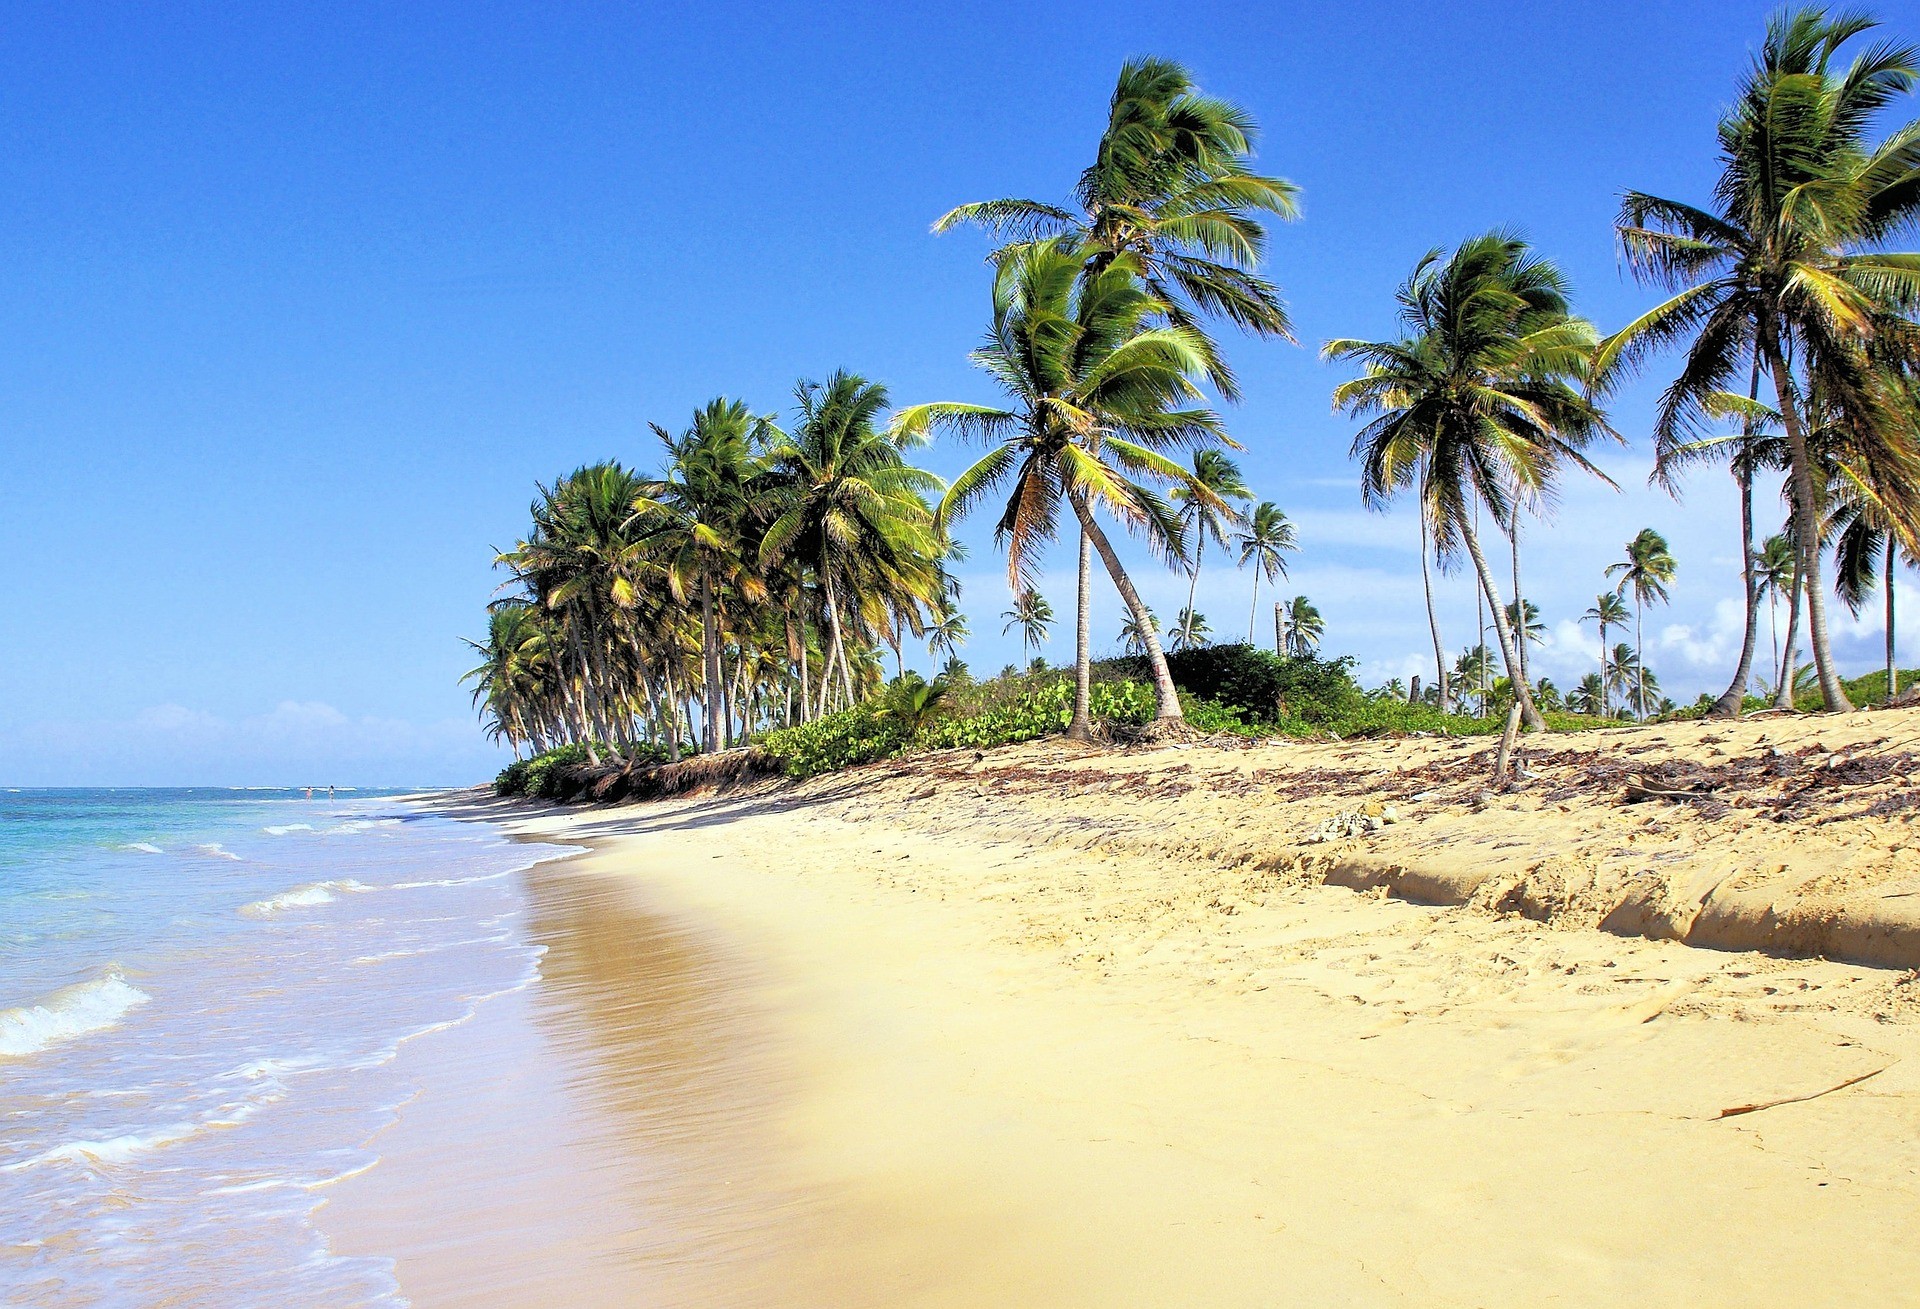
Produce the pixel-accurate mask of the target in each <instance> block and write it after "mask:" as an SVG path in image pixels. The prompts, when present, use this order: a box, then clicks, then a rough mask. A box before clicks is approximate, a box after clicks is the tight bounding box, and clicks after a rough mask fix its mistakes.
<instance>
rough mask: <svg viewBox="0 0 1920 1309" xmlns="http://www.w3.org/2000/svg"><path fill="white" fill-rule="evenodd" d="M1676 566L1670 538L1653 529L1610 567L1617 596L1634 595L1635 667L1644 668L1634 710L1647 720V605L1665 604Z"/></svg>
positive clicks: (1646, 530)
mask: <svg viewBox="0 0 1920 1309" xmlns="http://www.w3.org/2000/svg"><path fill="white" fill-rule="evenodd" d="M1676 571H1677V566H1676V565H1675V563H1674V559H1673V552H1672V551H1671V550H1670V549H1668V547H1667V538H1666V537H1664V536H1662V535H1660V533H1658V532H1656V531H1654V530H1653V529H1652V528H1651V527H1643V528H1641V529H1640V530H1639V531H1638V532H1636V533H1635V534H1634V537H1633V539H1632V540H1631V541H1629V542H1627V557H1626V558H1625V559H1623V560H1621V561H1620V562H1618V563H1612V564H1608V565H1607V576H1608V577H1618V578H1619V579H1620V582H1619V584H1618V585H1617V586H1616V587H1615V588H1614V590H1615V593H1616V594H1621V595H1624V594H1625V593H1626V592H1628V591H1632V592H1633V653H1634V664H1635V666H1636V667H1637V668H1642V671H1641V673H1640V678H1639V680H1638V681H1636V683H1635V686H1634V711H1635V712H1636V713H1638V714H1639V715H1640V717H1642V718H1645V717H1646V716H1647V696H1648V691H1647V687H1646V685H1645V672H1644V668H1643V662H1642V661H1643V656H1644V655H1645V652H1646V641H1645V626H1644V625H1645V621H1646V609H1647V602H1648V601H1649V600H1651V601H1653V602H1654V603H1655V604H1665V603H1666V602H1667V587H1668V586H1670V585H1671V584H1672V583H1673V578H1674V574H1675V572H1676Z"/></svg>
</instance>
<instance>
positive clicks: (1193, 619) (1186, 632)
mask: <svg viewBox="0 0 1920 1309" xmlns="http://www.w3.org/2000/svg"><path fill="white" fill-rule="evenodd" d="M1212 635H1213V629H1212V628H1211V627H1209V626H1207V616H1206V615H1205V614H1201V613H1195V612H1194V611H1193V610H1192V609H1182V610H1181V611H1180V617H1179V620H1178V621H1177V622H1175V623H1174V625H1173V639H1172V640H1171V641H1169V642H1168V644H1169V645H1171V646H1172V647H1173V648H1174V649H1175V650H1191V649H1193V648H1194V647H1195V646H1199V645H1205V644H1207V638H1208V637H1209V636H1212Z"/></svg>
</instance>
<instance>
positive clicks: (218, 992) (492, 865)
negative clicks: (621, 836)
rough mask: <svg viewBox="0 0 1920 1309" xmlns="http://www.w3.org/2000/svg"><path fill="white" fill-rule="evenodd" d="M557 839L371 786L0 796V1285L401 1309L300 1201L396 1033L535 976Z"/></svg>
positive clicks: (349, 1171) (362, 1130)
mask: <svg viewBox="0 0 1920 1309" xmlns="http://www.w3.org/2000/svg"><path fill="white" fill-rule="evenodd" d="M558 853H563V851H560V850H558V849H556V848H554V847H530V846H527V845H519V844H514V843H512V842H509V841H508V840H506V839H505V838H504V837H503V836H501V835H500V834H499V833H498V832H496V831H494V830H493V829H491V828H488V827H485V826H481V825H476V824H471V823H455V822H451V821H448V820H444V819H440V818H437V817H432V816H429V815H426V814H423V813H421V812H419V811H417V810H414V809H412V808H410V807H408V806H407V805H405V804H402V803H399V802H397V801H395V800H393V799H391V798H390V797H388V796H383V795H381V794H378V793H356V792H344V793H341V794H339V795H338V796H337V797H336V799H334V800H333V801H331V802H329V801H328V800H326V799H325V798H324V797H322V798H318V799H311V800H310V799H307V798H306V797H305V796H304V795H303V794H302V793H301V792H298V791H227V790H212V789H196V790H111V791H107V790H29V791H16V792H4V793H0V1302H4V1303H7V1304H22V1305H50V1306H68V1305H74V1306H78V1305H90V1306H93V1305H115V1306H117V1305H127V1306H135V1305H153V1304H162V1303H165V1304H195V1305H199V1304H205V1305H242V1304H272V1305H276V1306H306V1305H313V1306H323V1305H324V1306H345V1305H388V1304H399V1303H403V1301H402V1300H400V1299H399V1297H398V1293H397V1289H396V1286H395V1283H394V1280H393V1277H392V1271H391V1268H390V1266H389V1265H388V1264H387V1263H386V1262H385V1261H381V1260H372V1259H348V1258H343V1257H339V1256H337V1255H335V1254H334V1253H333V1252H332V1251H331V1250H329V1249H328V1248H327V1244H326V1241H325V1238H324V1236H323V1235H322V1234H321V1232H320V1231H319V1229H318V1228H317V1227H316V1226H315V1225H314V1223H313V1221H312V1218H313V1213H314V1211H315V1209H316V1208H317V1207H318V1206H319V1205H320V1204H321V1203H322V1201H323V1200H324V1198H325V1194H326V1189H327V1187H328V1186H330V1185H331V1184H333V1183H334V1182H336V1181H338V1180H340V1179H342V1178H344V1177H347V1176H351V1175H353V1174H354V1173H357V1172H359V1171H361V1170H363V1169H365V1168H368V1167H371V1166H373V1165H374V1164H375V1163H376V1162H377V1154H376V1153H375V1146H374V1138H375V1137H376V1135H377V1134H378V1132H379V1131H380V1129H381V1128H382V1127H384V1126H385V1125H386V1124H387V1123H389V1122H390V1121H392V1117H393V1114H394V1113H395V1111H396V1110H397V1108H398V1107H399V1106H400V1105H401V1104H403V1103H404V1101H405V1100H406V1098H407V1097H408V1096H409V1095H410V1094H412V1093H413V1088H410V1087H408V1086H407V1085H405V1084H404V1083H403V1082H402V1081H401V1080H400V1079H399V1078H398V1077H397V1076H395V1075H393V1074H392V1073H390V1072H389V1068H388V1066H389V1065H390V1064H391V1062H392V1060H393V1058H394V1055H395V1054H396V1052H397V1051H398V1050H399V1049H400V1047H401V1045H402V1044H404V1043H405V1042H406V1041H408V1040H410V1039H412V1038H414V1037H416V1036H419V1035H421V1034H424V1033H426V1032H430V1031H437V1030H441V1029H444V1028H445V1027H447V1026H449V1025H452V1024H457V1023H460V1022H462V1021H464V1020H465V1019H466V1018H468V1017H470V1016H471V1015H472V1013H473V1012H474V1007H475V1006H476V1005H477V1004H479V1003H481V1002H482V1001H484V1000H485V999H487V998H488V997H490V996H493V995H498V994H501V993H504V992H507V991H511V990H514V989H517V988H521V987H524V986H526V985H528V984H529V983H530V982H531V981H532V980H533V979H534V978H535V977H536V976H537V975H538V961H539V956H540V949H539V947H537V946H535V945H533V944H531V943H530V942H529V941H528V940H527V938H526V930H525V916H526V915H525V903H524V899H523V894H522V889H521V888H520V886H519V885H518V882H517V879H516V878H515V877H514V873H515V872H516V871H517V870H520V869H524V868H525V867H527V866H528V865H529V864H530V863H532V862H534V861H535V860H536V859H538V858H542V857H553V856H554V855H555V854H558Z"/></svg>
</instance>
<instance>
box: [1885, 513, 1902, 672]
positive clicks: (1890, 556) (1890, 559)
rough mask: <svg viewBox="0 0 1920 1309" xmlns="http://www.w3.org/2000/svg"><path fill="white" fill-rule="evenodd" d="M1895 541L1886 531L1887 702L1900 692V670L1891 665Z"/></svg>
mask: <svg viewBox="0 0 1920 1309" xmlns="http://www.w3.org/2000/svg"><path fill="white" fill-rule="evenodd" d="M1896 544H1897V542H1896V541H1895V539H1894V534H1893V532H1892V531H1888V533H1887V703H1888V704H1892V703H1893V697H1894V696H1896V695H1898V694H1900V670H1899V669H1897V668H1895V667H1894V666H1893V570H1894V567H1895V566H1896V565H1897V564H1898V563H1899V558H1898V556H1897V555H1895V554H1894V548H1895V546H1896Z"/></svg>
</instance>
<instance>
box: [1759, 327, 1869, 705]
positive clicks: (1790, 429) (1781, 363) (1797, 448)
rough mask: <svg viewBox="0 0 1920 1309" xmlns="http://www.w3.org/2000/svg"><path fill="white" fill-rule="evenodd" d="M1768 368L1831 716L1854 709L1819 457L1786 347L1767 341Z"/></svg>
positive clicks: (1811, 635) (1810, 624)
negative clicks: (1833, 607) (1824, 580)
mask: <svg viewBox="0 0 1920 1309" xmlns="http://www.w3.org/2000/svg"><path fill="white" fill-rule="evenodd" d="M1767 368H1768V371H1770V372H1771V373H1772V374H1773V387H1774V391H1775V393H1776V394H1777V395H1778V397H1779V401H1780V421H1781V422H1782V423H1783V424H1784V425H1785V427H1786V429H1787V451H1788V455H1789V461H1788V462H1789V465H1790V466H1789V468H1788V481H1789V482H1790V483H1791V485H1792V486H1793V521H1794V528H1795V531H1794V535H1795V536H1796V537H1798V538H1799V539H1798V540H1797V541H1796V542H1795V543H1794V544H1795V545H1796V546H1797V547H1798V548H1799V552H1800V576H1801V579H1802V586H1801V589H1802V590H1804V591H1805V592H1806V600H1807V642H1808V644H1809V645H1811V646H1812V647H1813V667H1814V670H1815V672H1816V673H1818V675H1819V677H1820V699H1821V701H1822V703H1823V704H1825V706H1826V709H1827V712H1828V713H1843V712H1845V711H1846V710H1849V709H1851V708H1853V702H1852V701H1851V700H1849V699H1847V692H1846V688H1845V687H1843V686H1841V685H1840V670H1839V669H1838V668H1836V667H1835V666H1834V662H1833V645H1832V639H1831V637H1830V636H1829V635H1828V631H1827V598H1826V595H1825V593H1824V590H1823V588H1822V586H1821V583H1820V519H1819V510H1818V508H1817V506H1816V505H1815V503H1814V494H1813V457H1812V455H1811V453H1810V452H1809V451H1808V449H1807V431H1806V427H1805V425H1804V424H1803V423H1802V422H1801V415H1800V408H1799V406H1798V405H1797V404H1796V403H1795V397H1794V386H1793V378H1792V376H1791V374H1790V373H1789V372H1788V370H1787V363H1786V360H1785V359H1784V358H1783V357H1782V356H1781V353H1780V343H1779V342H1778V341H1777V340H1773V339H1769V340H1768V341H1767Z"/></svg>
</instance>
